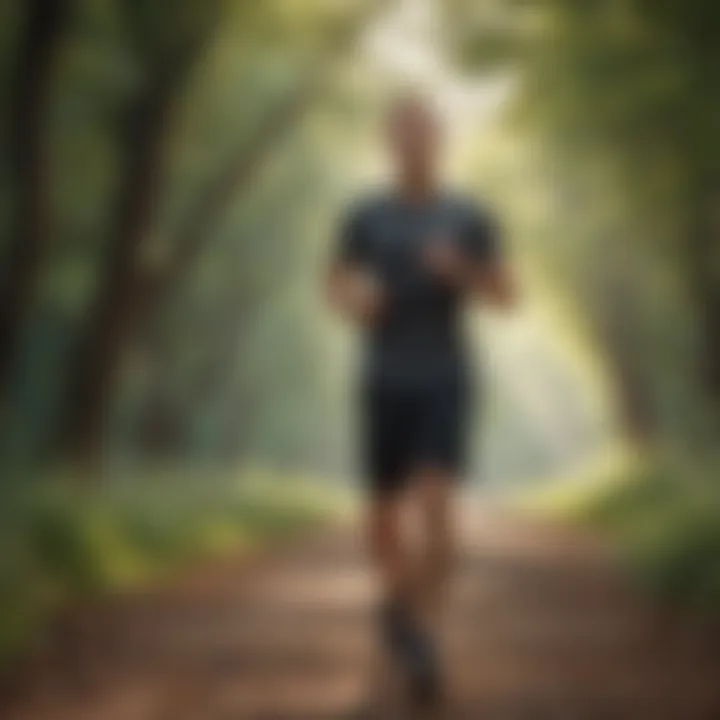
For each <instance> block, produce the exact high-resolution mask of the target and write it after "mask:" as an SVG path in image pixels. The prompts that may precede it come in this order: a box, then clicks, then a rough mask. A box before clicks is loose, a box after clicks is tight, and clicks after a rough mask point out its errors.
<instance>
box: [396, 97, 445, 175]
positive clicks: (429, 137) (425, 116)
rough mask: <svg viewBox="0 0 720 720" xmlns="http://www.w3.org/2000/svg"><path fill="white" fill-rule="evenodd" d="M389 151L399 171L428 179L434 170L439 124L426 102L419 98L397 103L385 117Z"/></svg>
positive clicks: (438, 145)
mask: <svg viewBox="0 0 720 720" xmlns="http://www.w3.org/2000/svg"><path fill="white" fill-rule="evenodd" d="M387 131H388V141H389V145H390V151H391V153H392V157H393V161H394V163H395V166H396V170H397V171H398V174H399V175H400V176H401V177H402V178H404V179H406V180H416V181H428V180H431V179H433V178H434V176H435V174H436V171H437V164H438V155H439V150H440V140H441V137H440V135H441V133H440V124H439V121H438V118H437V117H436V116H435V114H434V112H433V110H432V108H431V107H430V106H429V104H427V103H425V102H423V101H422V100H418V99H409V100H404V101H401V102H399V103H398V104H397V105H396V106H395V107H393V108H392V110H391V111H390V113H389V114H388V118H387Z"/></svg>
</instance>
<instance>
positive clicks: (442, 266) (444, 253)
mask: <svg viewBox="0 0 720 720" xmlns="http://www.w3.org/2000/svg"><path fill="white" fill-rule="evenodd" d="M422 259H423V262H424V265H425V267H426V268H427V269H428V270H429V271H430V272H431V273H432V275H433V276H434V277H436V278H438V279H439V280H442V281H443V282H445V283H447V284H449V285H455V286H456V285H462V284H463V283H464V281H465V276H466V270H467V267H466V263H465V260H464V258H463V256H462V253H461V252H460V251H459V250H458V248H457V246H456V245H455V243H454V242H452V241H449V240H447V239H444V238H437V239H434V240H432V241H431V242H430V244H429V245H428V246H427V247H426V248H425V250H424V252H423V258H422Z"/></svg>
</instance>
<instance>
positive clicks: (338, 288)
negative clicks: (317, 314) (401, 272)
mask: <svg viewBox="0 0 720 720" xmlns="http://www.w3.org/2000/svg"><path fill="white" fill-rule="evenodd" d="M326 296H327V300H328V304H329V305H330V307H331V308H332V309H333V310H334V311H335V312H337V313H338V314H339V315H341V316H342V317H345V318H347V319H348V320H350V321H352V322H354V323H358V324H363V325H364V324H367V323H368V322H370V321H372V320H373V319H374V318H375V317H376V315H377V314H378V313H379V312H380V309H381V304H382V295H381V291H380V288H379V287H378V285H377V283H376V282H375V281H374V280H373V279H372V278H371V277H369V276H368V275H367V274H366V273H364V272H363V271H361V270H359V269H356V268H346V267H335V268H332V269H331V270H330V273H329V275H328V280H327V286H326Z"/></svg>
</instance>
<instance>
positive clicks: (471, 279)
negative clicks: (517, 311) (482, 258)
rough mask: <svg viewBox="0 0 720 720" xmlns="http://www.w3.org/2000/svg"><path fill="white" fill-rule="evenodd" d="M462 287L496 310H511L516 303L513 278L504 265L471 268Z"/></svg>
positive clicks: (516, 297)
mask: <svg viewBox="0 0 720 720" xmlns="http://www.w3.org/2000/svg"><path fill="white" fill-rule="evenodd" d="M463 282H464V287H465V288H466V290H467V291H468V293H469V294H471V295H472V296H473V297H475V298H477V299H478V300H479V301H481V302H482V303H484V304H486V305H489V306H490V307H492V308H495V309H498V310H511V309H513V308H514V307H515V306H516V305H517V303H518V290H517V285H516V283H515V278H514V277H513V275H512V274H511V273H510V271H509V270H508V268H506V267H490V268H471V269H470V270H469V271H468V272H467V273H466V274H465V277H464V280H463Z"/></svg>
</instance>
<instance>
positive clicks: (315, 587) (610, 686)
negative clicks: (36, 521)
mask: <svg viewBox="0 0 720 720" xmlns="http://www.w3.org/2000/svg"><path fill="white" fill-rule="evenodd" d="M357 540H358V538H357V533H356V532H354V531H353V530H352V529H351V528H343V529H332V530H327V531H324V532H322V533H319V534H318V535H316V536H314V537H312V538H306V539H305V540H303V541H302V542H297V543H295V544H294V546H293V547H290V548H288V547H285V548H282V549H278V550H273V551H269V552H268V553H266V554H265V555H264V556H259V557H255V558H253V559H251V560H248V559H246V558H241V559H226V560H223V561H222V562H216V563H214V564H213V565H211V566H205V567H202V568H199V569H198V570H197V571H195V572H193V573H191V574H189V575H187V576H185V577H183V578H181V579H180V580H179V581H178V582H175V583H174V584H173V585H172V587H166V588H163V589H162V590H158V591H156V592H153V593H147V594H144V595H142V596H133V597H125V598H115V599H113V600H111V601H109V602H106V603H101V604H100V605H99V606H98V607H96V608H94V609H91V610H88V609H87V608H85V609H83V611H82V612H81V613H80V612H79V613H78V617H80V616H81V617H82V622H80V620H78V621H76V622H74V623H73V622H70V623H69V625H70V627H66V628H65V630H64V633H63V637H62V638H57V640H56V643H57V646H58V647H60V646H62V648H63V650H62V652H53V651H52V648H49V649H48V650H47V652H46V653H45V657H44V658H43V660H42V661H36V664H35V665H34V666H33V667H30V668H27V669H26V677H25V679H24V680H23V681H21V682H20V684H19V686H18V687H16V688H13V699H12V702H11V703H10V704H9V705H6V706H5V707H4V708H0V716H1V717H2V718H3V720H243V719H246V718H247V719H249V720H270V719H271V718H272V719H276V720H300V719H303V720H324V719H326V718H327V719H330V718H337V719H338V720H340V719H341V718H346V717H352V716H353V715H352V713H351V712H350V710H351V709H352V708H353V707H354V706H356V704H357V703H358V701H359V700H360V699H361V698H363V697H364V696H365V695H366V694H367V690H368V687H369V680H368V678H369V674H370V668H371V666H372V658H373V657H374V655H375V651H374V649H373V642H372V632H371V628H372V613H371V607H372V591H371V586H370V583H369V581H368V577H367V569H366V567H365V566H364V563H363V561H362V555H361V553H360V552H359V548H358V542H357ZM715 640H717V638H715ZM70 647H72V648H73V649H72V651H71V650H70ZM447 652H448V656H449V659H450V662H449V667H450V678H449V681H450V685H451V689H452V690H451V694H452V699H451V703H450V705H449V708H448V710H447V711H446V712H445V714H443V715H442V717H447V718H468V719H472V720H474V719H476V718H477V719H478V720H483V719H487V720H536V719H537V720H541V719H543V718H547V719H548V720H565V719H567V720H570V719H572V720H616V719H617V720H621V719H623V720H624V719H627V720H663V719H668V720H712V719H713V718H718V717H720V687H718V679H720V653H719V652H718V645H717V643H716V642H715V643H713V642H712V640H711V638H710V637H709V635H708V633H706V632H703V630H702V628H699V627H698V628H695V629H692V628H690V627H688V626H687V623H685V621H683V620H681V619H678V618H674V617H672V616H671V615H670V614H669V613H667V612H665V611H662V610H660V609H659V608H656V607H653V606H652V605H650V604H649V603H648V601H647V600H646V599H645V598H643V597H641V596H640V594H638V593H637V592H635V591H634V590H633V589H631V587H630V586H629V585H628V584H627V583H626V582H625V581H624V580H623V579H622V577H621V574H620V573H618V571H617V569H616V568H615V567H614V565H613V563H612V562H611V561H610V560H609V558H608V557H607V556H606V554H605V553H604V552H603V551H602V550H600V549H598V548H597V547H595V546H594V544H593V543H590V542H588V541H585V540H583V539H581V538H579V537H577V536H576V535H574V534H572V533H568V532H565V531H561V530H558V529H555V528H547V527H538V526H536V525H535V524H533V523H531V522H530V521H528V520H524V519H519V518H514V517H508V516H506V515H505V514H503V513H500V512H490V511H489V510H487V509H486V510H484V511H482V512H480V511H478V512H477V513H474V517H473V518H472V522H471V523H468V527H467V529H466V531H465V532H464V540H463V555H462V563H461V571H460V579H459V581H458V583H457V587H456V592H455V597H454V598H453V609H452V617H451V622H450V623H449V627H448V632H447ZM386 715H387V716H388V717H392V718H393V720H395V719H396V718H399V714H398V713H397V712H396V711H395V712H393V711H390V712H389V714H387V713H386V714H384V715H378V717H381V716H382V717H385V716H386Z"/></svg>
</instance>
